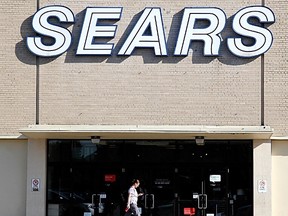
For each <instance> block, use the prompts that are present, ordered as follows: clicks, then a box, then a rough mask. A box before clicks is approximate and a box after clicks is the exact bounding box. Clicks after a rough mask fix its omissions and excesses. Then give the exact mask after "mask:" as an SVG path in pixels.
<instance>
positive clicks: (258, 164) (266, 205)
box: [253, 140, 272, 216]
mask: <svg viewBox="0 0 288 216" xmlns="http://www.w3.org/2000/svg"><path fill="white" fill-rule="evenodd" d="M253 154H254V163H253V164H254V176H253V182H254V184H253V186H254V216H271V215H272V210H271V208H272V199H271V185H272V184H271V175H272V174H271V172H272V155H271V140H254V141H253ZM261 180H263V181H264V182H265V183H266V192H265V191H263V190H259V181H261ZM264 188H265V187H264Z"/></svg>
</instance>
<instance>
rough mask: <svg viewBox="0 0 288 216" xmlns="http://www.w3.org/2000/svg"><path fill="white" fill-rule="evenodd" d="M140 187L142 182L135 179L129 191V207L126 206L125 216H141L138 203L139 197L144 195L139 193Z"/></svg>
mask: <svg viewBox="0 0 288 216" xmlns="http://www.w3.org/2000/svg"><path fill="white" fill-rule="evenodd" d="M139 185H140V181H139V180H138V179H134V180H133V181H132V185H131V187H130V188H129V190H128V199H127V206H126V209H125V211H126V213H125V215H124V216H130V215H135V216H140V211H139V208H138V206H137V202H138V197H139V196H142V195H143V193H139V194H138V192H137V190H136V188H138V187H139Z"/></svg>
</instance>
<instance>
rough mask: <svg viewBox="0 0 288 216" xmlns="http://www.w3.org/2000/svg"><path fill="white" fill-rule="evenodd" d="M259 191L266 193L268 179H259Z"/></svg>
mask: <svg viewBox="0 0 288 216" xmlns="http://www.w3.org/2000/svg"><path fill="white" fill-rule="evenodd" d="M258 192H259V193H266V192H267V181H266V180H259V181H258Z"/></svg>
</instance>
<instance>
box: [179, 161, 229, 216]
mask: <svg viewBox="0 0 288 216" xmlns="http://www.w3.org/2000/svg"><path fill="white" fill-rule="evenodd" d="M227 174H228V171H227V170H226V169H223V168H213V169H212V168H203V167H199V168H197V167H196V168H194V167H181V168H178V169H177V173H176V179H177V180H176V182H177V183H176V184H177V185H179V186H178V187H177V197H178V199H177V200H178V215H179V216H185V215H190V216H192V215H197V216H206V215H215V216H216V215H226V216H227V215H229V214H228V200H227V197H228V191H227V188H228V181H227V179H228V178H227Z"/></svg>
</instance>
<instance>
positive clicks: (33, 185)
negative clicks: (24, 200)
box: [31, 178, 40, 191]
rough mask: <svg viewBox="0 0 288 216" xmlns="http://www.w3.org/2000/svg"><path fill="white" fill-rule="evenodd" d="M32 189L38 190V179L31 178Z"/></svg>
mask: <svg viewBox="0 0 288 216" xmlns="http://www.w3.org/2000/svg"><path fill="white" fill-rule="evenodd" d="M31 183H32V191H39V190H40V179H39V178H33V179H32V181H31Z"/></svg>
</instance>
